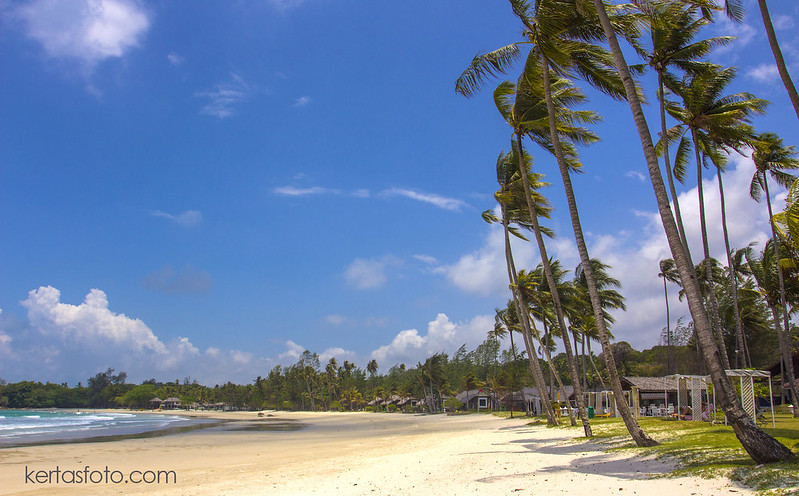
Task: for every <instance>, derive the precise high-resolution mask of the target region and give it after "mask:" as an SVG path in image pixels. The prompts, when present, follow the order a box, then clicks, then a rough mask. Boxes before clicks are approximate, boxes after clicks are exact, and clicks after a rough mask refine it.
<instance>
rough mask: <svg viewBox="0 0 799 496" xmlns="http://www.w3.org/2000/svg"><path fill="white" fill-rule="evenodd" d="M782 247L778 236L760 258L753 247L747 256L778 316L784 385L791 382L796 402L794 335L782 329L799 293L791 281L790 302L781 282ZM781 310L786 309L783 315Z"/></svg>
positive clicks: (794, 283) (774, 314) (775, 320)
mask: <svg viewBox="0 0 799 496" xmlns="http://www.w3.org/2000/svg"><path fill="white" fill-rule="evenodd" d="M779 246H780V245H779V242H777V241H776V238H772V239H771V240H769V241H768V242H767V243H766V246H765V247H764V249H763V251H762V252H761V253H760V256H759V257H758V256H756V255H755V253H754V250H752V249H751V246H750V247H749V248H748V249H747V252H746V259H747V262H748V263H747V265H748V269H749V271H750V272H751V273H752V276H753V277H754V279H755V281H756V282H757V285H758V287H759V288H760V293H761V294H762V295H763V297H764V298H765V300H766V304H767V305H768V307H769V309H770V310H771V314H772V317H773V319H774V324H775V330H776V332H777V343H778V345H779V349H780V356H781V359H782V364H783V384H787V385H788V388H789V391H790V393H791V398H792V401H793V404H798V403H797V401H798V400H799V394H798V393H799V391H797V388H796V380H795V379H796V375H795V370H794V368H793V359H792V357H791V353H792V350H791V346H790V339H789V336H790V334H789V333H787V332H785V330H784V329H783V328H782V323H783V322H784V318H785V317H784V316H785V314H787V310H785V307H786V306H787V305H788V304H789V303H790V304H794V305H795V304H797V303H799V301H796V300H797V298H796V296H795V295H796V294H797V292H796V291H795V290H796V286H797V282H796V281H791V284H792V285H793V286H794V288H793V289H794V291H791V292H790V294H791V295H792V296H794V298H792V300H793V301H790V300H788V299H787V292H786V291H785V281H782V284H780V274H781V273H782V269H780V268H779V267H780V264H779V259H780V258H781V257H780V255H778V253H779V252H778V251H777V250H778V249H779ZM780 310H782V314H781V312H780ZM795 410H796V409H794V416H796V411H795Z"/></svg>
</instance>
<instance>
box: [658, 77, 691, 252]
mask: <svg viewBox="0 0 799 496" xmlns="http://www.w3.org/2000/svg"><path fill="white" fill-rule="evenodd" d="M657 73H658V88H659V91H660V129H661V138H660V139H661V140H663V163H664V165H665V167H666V178H667V179H668V181H669V192H670V193H671V201H672V203H674V215H675V216H676V217H677V229H679V231H680V238H681V239H682V244H683V247H684V248H685V256H686V258H688V260H690V259H691V250H690V249H689V248H688V238H687V237H686V236H685V226H684V225H683V222H682V214H681V213H680V199H679V196H678V195H677V188H676V187H675V186H674V172H673V171H672V170H671V161H670V160H669V143H668V140H667V139H666V130H667V128H666V93H665V85H664V84H663V71H662V70H658V71H657Z"/></svg>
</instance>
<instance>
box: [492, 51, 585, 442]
mask: <svg viewBox="0 0 799 496" xmlns="http://www.w3.org/2000/svg"><path fill="white" fill-rule="evenodd" d="M528 63H533V64H534V63H535V59H534V58H530V57H528ZM519 82H520V85H519V88H518V90H517V87H516V85H514V84H513V83H510V82H508V81H506V82H504V83H501V84H500V85H499V86H498V87H497V89H496V90H495V91H494V102H495V103H496V106H497V109H498V110H499V112H500V114H502V116H503V118H504V119H505V120H506V122H508V123H509V124H510V125H511V127H512V128H513V130H514V136H515V149H516V150H520V151H521V150H524V147H523V145H522V136H523V135H524V134H527V133H528V131H529V130H530V129H532V128H534V127H536V126H537V125H538V123H539V122H540V116H541V115H546V114H545V113H544V112H545V111H544V110H543V106H542V105H541V102H540V100H539V101H538V102H531V101H529V100H525V99H520V98H519V96H520V95H522V96H526V95H532V94H534V93H533V91H534V90H533V88H532V87H531V86H530V84H529V81H527V80H525V79H523V78H520V80H519ZM564 98H570V96H569V94H568V92H567V95H566V96H564ZM516 155H517V160H518V165H519V174H520V175H521V178H522V185H523V191H524V197H525V200H526V202H527V208H528V211H529V213H530V224H531V226H532V227H533V233H534V234H535V239H536V243H537V245H538V252H539V254H540V255H541V260H542V263H543V264H544V273H545V275H546V277H547V279H548V281H549V283H550V285H551V286H552V287H555V284H554V278H553V277H552V272H551V268H550V267H549V258H548V256H547V249H546V244H545V243H544V238H543V235H542V231H541V228H540V226H539V223H538V211H537V208H536V205H535V202H534V200H533V196H532V189H531V187H530V183H529V180H528V176H527V174H526V164H525V163H524V159H523V157H524V154H523V152H517V154H516ZM551 295H552V302H553V306H554V309H555V314H556V315H557V319H558V326H559V327H560V329H561V331H562V336H563V337H564V349H565V351H566V356H567V358H568V361H569V371H570V373H571V375H572V381H573V382H574V387H575V395H576V397H577V406H578V411H579V414H580V420H581V421H582V424H583V429H584V432H585V436H586V437H591V435H592V433H591V424H590V422H589V420H588V409H587V408H586V406H585V402H584V399H583V394H582V388H581V387H580V384H579V375H578V373H577V367H576V363H575V360H574V354H573V352H572V349H571V344H570V343H569V339H568V333H567V327H566V321H565V316H564V312H563V308H562V305H561V301H560V295H559V294H558V292H557V291H556V290H555V291H552V292H551ZM520 307H521V305H520ZM522 308H523V307H522Z"/></svg>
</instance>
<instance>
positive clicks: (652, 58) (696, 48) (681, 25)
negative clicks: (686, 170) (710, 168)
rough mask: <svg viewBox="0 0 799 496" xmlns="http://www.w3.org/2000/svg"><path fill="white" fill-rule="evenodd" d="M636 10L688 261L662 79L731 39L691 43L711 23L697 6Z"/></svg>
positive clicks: (651, 5) (694, 65)
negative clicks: (645, 33)
mask: <svg viewBox="0 0 799 496" xmlns="http://www.w3.org/2000/svg"><path fill="white" fill-rule="evenodd" d="M639 8H640V9H641V10H642V11H643V12H644V14H645V16H646V17H647V19H648V20H649V27H650V34H651V40H652V49H651V52H650V53H648V54H647V55H646V59H647V64H648V65H649V66H650V67H652V69H653V70H654V71H655V73H656V74H657V82H658V93H657V96H658V103H659V107H660V128H661V141H660V149H661V150H662V153H663V159H664V165H665V169H666V178H667V179H668V183H669V191H670V193H671V200H672V202H673V204H674V214H675V216H676V219H677V227H678V229H679V230H680V236H681V237H682V241H683V244H684V245H685V251H686V253H687V256H688V258H690V257H691V254H690V250H689V247H688V239H687V238H686V236H685V231H684V230H683V222H682V214H681V212H680V201H679V196H678V195H677V189H676V187H675V184H674V174H673V173H672V168H671V163H670V161H669V142H670V140H669V139H668V134H667V128H666V95H665V89H666V87H665V79H666V78H672V77H673V76H672V75H671V74H669V72H668V70H669V68H670V67H676V68H678V69H680V70H682V71H685V72H696V71H697V70H699V69H700V68H701V63H698V62H697V60H698V59H699V58H700V57H703V56H705V55H707V54H708V53H709V52H710V50H711V49H712V48H713V47H714V46H717V45H724V44H727V43H729V42H730V41H732V40H733V38H732V37H731V36H724V37H717V38H710V39H707V40H701V41H697V42H692V41H691V40H692V39H693V38H694V37H695V36H696V35H697V33H698V32H699V30H700V29H701V28H702V27H704V26H705V25H707V24H708V23H709V22H710V21H709V19H706V18H704V17H697V15H696V14H697V10H698V7H696V6H686V5H684V4H683V3H681V2H646V3H640V4H639Z"/></svg>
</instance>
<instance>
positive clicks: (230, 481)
mask: <svg viewBox="0 0 799 496" xmlns="http://www.w3.org/2000/svg"><path fill="white" fill-rule="evenodd" d="M221 416H223V417H226V418H240V419H249V420H255V421H260V422H263V423H266V424H269V425H272V424H275V423H278V424H284V422H283V421H285V424H294V423H297V422H299V423H302V424H307V425H308V427H307V428H305V429H302V430H298V431H278V432H269V431H225V432H221V431H216V430H214V431H208V430H202V431H193V432H191V433H187V434H178V435H172V436H165V437H156V438H147V439H130V440H122V441H113V442H104V443H83V444H68V445H52V446H35V447H26V448H11V449H2V450H0V495H7V494H31V495H49V494H147V495H167V494H169V495H172V494H186V495H188V494H191V495H250V494H251V495H260V494H267V495H272V494H273V495H278V494H279V495H285V494H330V495H333V494H346V495H358V494H363V495H367V494H368V495H371V494H408V493H414V494H422V495H428V494H456V495H459V494H490V495H494V494H534V493H535V494H541V493H542V492H544V494H547V495H550V494H564V495H565V494H568V495H573V496H579V495H590V496H605V495H609V494H628V495H629V494H640V495H661V494H668V495H673V496H681V495H690V496H711V495H713V496H715V495H719V494H736V495H738V494H742V495H752V494H754V492H753V491H751V490H748V489H744V488H741V487H740V486H738V485H736V484H734V483H732V482H730V481H729V480H727V479H724V478H718V479H709V480H708V479H699V478H688V477H681V478H655V479H653V478H651V476H652V475H654V474H661V473H664V472H667V471H669V470H670V468H671V467H670V466H669V465H667V464H665V463H663V462H661V461H656V460H652V459H649V460H646V459H643V458H640V457H635V456H634V455H632V454H630V453H629V452H627V453H604V452H602V451H601V450H600V449H599V448H598V447H597V446H596V445H594V444H592V443H587V442H583V441H580V440H579V439H578V440H577V441H576V442H575V438H579V436H580V435H581V433H582V430H581V429H578V428H571V429H547V428H545V427H530V426H527V425H526V423H527V422H528V420H521V419H513V420H511V419H499V418H497V417H493V416H490V415H464V416H454V417H448V416H443V415H435V416H424V415H404V414H369V413H344V414H335V413H319V414H313V413H293V412H292V413H289V412H279V413H275V414H274V416H273V417H269V418H267V417H263V418H260V419H259V418H258V417H256V415H255V414H254V413H249V412H248V413H236V414H223V415H221ZM86 465H89V466H90V467H91V469H92V470H97V469H99V470H103V469H104V468H105V467H106V466H108V467H109V469H110V470H119V471H120V472H125V473H127V472H129V471H132V470H142V471H144V470H174V471H175V473H176V475H177V484H174V483H170V484H163V483H162V484H131V483H128V484H124V483H122V484H99V485H94V484H88V485H86V484H82V485H81V484H59V485H56V484H31V483H30V482H27V483H26V482H25V471H26V467H27V470H28V471H29V472H30V471H32V470H53V469H54V468H55V467H56V466H59V467H60V469H61V470H83V469H84V467H85V466H86Z"/></svg>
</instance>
